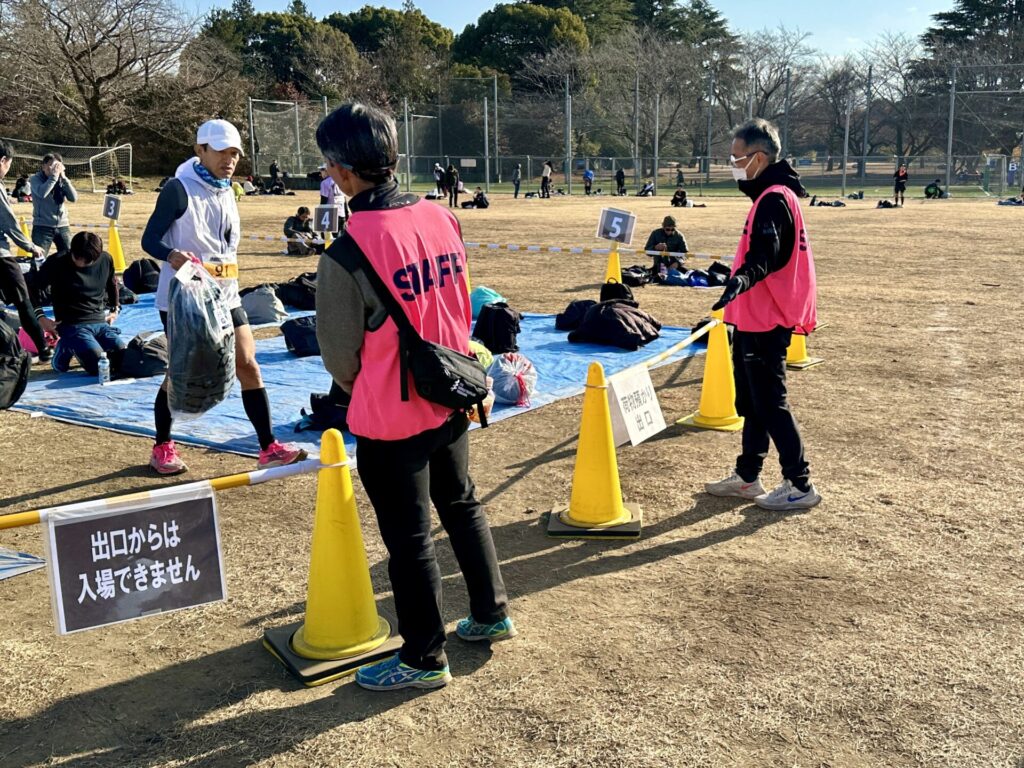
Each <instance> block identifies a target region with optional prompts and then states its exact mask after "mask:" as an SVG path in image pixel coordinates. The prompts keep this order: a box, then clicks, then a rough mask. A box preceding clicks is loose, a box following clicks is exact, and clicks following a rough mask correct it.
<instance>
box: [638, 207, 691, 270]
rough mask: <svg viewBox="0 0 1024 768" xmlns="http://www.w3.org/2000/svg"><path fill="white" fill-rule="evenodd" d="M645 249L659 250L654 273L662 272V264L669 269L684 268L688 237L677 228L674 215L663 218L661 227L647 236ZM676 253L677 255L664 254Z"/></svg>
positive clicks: (655, 258) (655, 259)
mask: <svg viewBox="0 0 1024 768" xmlns="http://www.w3.org/2000/svg"><path fill="white" fill-rule="evenodd" d="M644 250H645V251H648V252H650V251H658V254H657V255H655V257H654V267H653V270H654V274H655V275H659V274H661V268H662V266H664V267H665V269H666V270H668V269H682V267H683V256H682V255H681V254H684V253H686V252H687V248H686V238H685V237H683V233H682V232H680V231H679V230H678V229H676V220H675V217H674V216H666V217H665V218H664V219H662V222H661V228H660V229H656V230H654V231H653V232H651V234H650V236H649V237H648V238H647V244H646V245H645V246H644ZM663 254H676V255H663Z"/></svg>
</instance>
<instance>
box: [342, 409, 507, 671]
mask: <svg viewBox="0 0 1024 768" xmlns="http://www.w3.org/2000/svg"><path fill="white" fill-rule="evenodd" d="M468 426H469V422H468V420H467V419H466V417H465V416H464V415H462V414H456V415H455V416H453V417H452V418H451V419H449V420H448V421H447V422H446V423H444V424H442V425H441V426H440V427H438V428H437V429H432V430H428V431H427V432H423V433H421V434H419V435H416V436H414V437H410V438H407V439H405V440H368V439H366V438H362V437H359V438H357V440H356V461H357V462H358V466H359V478H360V479H361V480H362V482H363V487H364V488H365V489H366V495H367V496H369V497H370V503H372V504H373V509H374V511H375V512H376V513H377V524H378V525H379V526H380V535H381V538H382V539H383V540H384V546H386V547H387V550H388V555H389V556H390V557H389V560H388V575H389V576H390V577H391V587H392V589H393V591H394V595H395V610H396V612H397V613H398V631H399V632H400V633H401V635H402V638H403V640H404V641H405V644H404V645H403V646H402V650H401V651H400V652H399V656H400V657H401V659H402V661H404V662H405V663H406V664H408V665H410V666H412V667H416V668H417V669H440V668H442V667H444V666H445V665H447V663H448V660H447V658H446V656H445V652H444V644H445V632H444V619H443V618H442V615H441V571H440V569H439V568H438V566H437V560H436V558H435V557H434V541H433V538H432V537H431V535H430V530H431V517H430V502H431V501H433V502H434V506H435V507H436V508H437V514H438V517H439V518H440V519H441V525H442V526H444V529H445V531H447V533H448V539H449V541H451V545H452V549H453V550H454V552H455V558H456V559H457V560H458V562H459V568H460V569H461V570H462V575H463V576H464V577H465V579H466V589H467V590H468V592H469V610H470V613H471V614H472V615H473V618H474V619H476V620H477V621H480V622H484V623H494V622H498V621H501V620H502V619H504V618H505V617H506V616H507V615H508V614H507V612H506V607H507V604H508V598H507V596H506V594H505V584H504V582H503V581H502V579H501V572H500V571H499V569H498V557H497V555H496V554H495V552H494V542H493V541H492V539H491V529H490V528H489V527H488V525H487V518H486V516H485V515H484V509H483V506H482V505H481V504H480V502H479V501H477V500H476V498H475V496H474V490H475V489H474V487H473V481H472V480H471V479H470V477H469V436H468V435H467V434H466V430H467V428H468Z"/></svg>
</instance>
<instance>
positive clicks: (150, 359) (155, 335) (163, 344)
mask: <svg viewBox="0 0 1024 768" xmlns="http://www.w3.org/2000/svg"><path fill="white" fill-rule="evenodd" d="M166 372H167V334H165V333H163V332H161V331H147V332H146V333H140V334H139V335H138V336H136V337H135V338H134V339H132V340H131V341H129V342H128V346H127V347H125V350H124V355H123V356H122V357H121V366H120V368H119V369H118V378H126V379H145V378H148V377H150V376H159V375H161V374H163V373H166Z"/></svg>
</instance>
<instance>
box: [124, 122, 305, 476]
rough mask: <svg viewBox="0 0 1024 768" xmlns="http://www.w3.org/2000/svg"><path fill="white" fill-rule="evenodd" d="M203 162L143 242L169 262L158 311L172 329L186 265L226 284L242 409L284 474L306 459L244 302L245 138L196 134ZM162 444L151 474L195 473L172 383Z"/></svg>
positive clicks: (176, 186)
mask: <svg viewBox="0 0 1024 768" xmlns="http://www.w3.org/2000/svg"><path fill="white" fill-rule="evenodd" d="M195 153H196V157H193V158H189V159H188V160H186V161H185V162H184V163H182V164H181V165H180V166H178V170H177V171H176V172H175V174H174V178H173V179H172V180H171V181H169V182H167V184H165V185H164V187H163V189H162V190H161V192H160V196H159V197H158V198H157V201H156V208H155V209H154V211H153V214H152V215H151V216H150V218H149V223H148V224H147V225H146V231H145V232H144V233H143V235H142V248H143V250H145V251H146V253H148V254H149V255H150V256H153V257H154V258H156V259H159V260H160V261H162V262H163V267H162V268H161V271H160V284H159V286H158V287H157V293H156V307H157V309H158V310H160V318H161V320H162V321H163V322H164V326H165V327H166V324H167V298H168V289H169V287H170V282H171V280H172V279H173V278H174V273H175V271H176V270H177V269H179V268H180V267H181V266H182V265H184V264H185V262H187V261H189V260H196V259H197V260H198V261H200V262H202V265H203V266H204V267H205V268H206V271H207V272H209V273H210V274H211V275H213V276H214V277H215V278H217V279H218V280H219V281H220V285H221V288H222V289H223V293H224V297H225V300H226V302H227V307H228V309H229V310H230V311H231V319H232V322H233V324H234V326H235V373H236V375H237V376H238V381H239V383H240V384H241V385H242V405H243V407H244V408H245V414H246V416H248V417H249V421H251V422H252V425H253V427H254V428H255V430H256V435H257V437H258V438H259V441H260V449H261V450H260V456H259V466H260V467H261V468H265V467H276V466H280V465H283V464H291V463H292V462H295V461H298V460H300V459H304V458H305V457H306V452H305V451H303V450H301V449H300V448H299V447H298V446H296V445H294V444H292V443H280V442H278V441H277V439H275V437H274V431H273V422H272V420H271V417H270V400H269V399H268V398H267V391H266V389H265V388H264V386H263V377H262V375H261V373H260V367H259V365H258V364H257V363H256V344H255V341H254V340H253V336H252V329H251V328H250V327H249V318H248V317H247V316H246V314H245V310H244V309H242V300H241V298H240V297H239V295H238V242H239V240H240V239H241V236H242V233H241V222H240V221H239V217H238V207H237V205H236V203H235V196H234V194H233V193H232V191H231V177H232V175H233V174H234V172H235V166H236V165H237V164H238V160H239V159H240V158H241V157H242V155H243V154H244V153H243V151H242V137H241V136H240V135H239V133H238V129H237V128H235V126H233V125H232V124H231V123H229V122H228V121H227V120H209V121H207V122H205V123H203V124H202V125H201V126H199V131H198V132H197V134H196V146H195ZM153 415H154V419H155V423H156V444H155V445H154V446H153V453H152V456H151V458H150V462H149V464H150V466H151V467H153V469H154V470H156V471H157V472H158V473H160V474H162V475H170V474H177V473H179V472H184V471H186V470H187V469H188V467H186V466H185V462H183V461H182V460H181V457H180V456H179V455H178V451H177V448H176V447H175V445H174V441H173V440H171V411H170V409H169V407H168V404H167V382H166V380H165V381H164V383H163V385H162V386H161V387H160V391H159V392H158V393H157V397H156V403H155V404H154V406H153Z"/></svg>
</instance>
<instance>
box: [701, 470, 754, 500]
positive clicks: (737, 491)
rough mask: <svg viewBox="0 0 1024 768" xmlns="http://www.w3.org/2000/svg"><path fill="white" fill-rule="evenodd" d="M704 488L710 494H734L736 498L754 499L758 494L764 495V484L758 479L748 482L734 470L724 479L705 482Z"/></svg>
mask: <svg viewBox="0 0 1024 768" xmlns="http://www.w3.org/2000/svg"><path fill="white" fill-rule="evenodd" d="M704 490H705V491H707V492H708V493H710V494H711V495H712V496H734V497H736V498H737V499H756V498H757V497H758V496H764V494H765V490H764V486H762V485H761V481H760V480H754V482H752V483H748V482H747V481H746V480H744V479H743V478H742V477H740V476H739V475H738V474H736V472H733V473H732V474H731V475H729V476H728V477H727V478H725V480H719V481H718V482H717V483H705V484H704Z"/></svg>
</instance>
